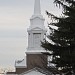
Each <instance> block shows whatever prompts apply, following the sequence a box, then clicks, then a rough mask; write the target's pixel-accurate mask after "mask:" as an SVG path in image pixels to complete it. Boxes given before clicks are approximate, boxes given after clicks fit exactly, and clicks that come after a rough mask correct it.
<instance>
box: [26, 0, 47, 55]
mask: <svg viewBox="0 0 75 75" xmlns="http://www.w3.org/2000/svg"><path fill="white" fill-rule="evenodd" d="M44 20H45V19H44V18H43V16H42V15H41V8H40V0H35V4H34V13H33V15H32V17H31V18H30V27H29V28H28V30H27V32H28V48H27V51H26V53H30V54H31V53H40V52H44V51H45V50H44V49H43V48H42V47H41V41H43V39H44V36H45V33H46V29H45V27H44Z"/></svg>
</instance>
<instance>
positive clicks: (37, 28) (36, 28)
mask: <svg viewBox="0 0 75 75" xmlns="http://www.w3.org/2000/svg"><path fill="white" fill-rule="evenodd" d="M32 30H42V29H41V28H39V27H35V28H33V29H32Z"/></svg>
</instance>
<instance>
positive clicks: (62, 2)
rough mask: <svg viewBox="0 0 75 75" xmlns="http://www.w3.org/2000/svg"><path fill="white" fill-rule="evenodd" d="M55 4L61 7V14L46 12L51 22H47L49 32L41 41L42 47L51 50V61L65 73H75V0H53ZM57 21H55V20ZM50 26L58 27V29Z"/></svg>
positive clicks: (69, 74)
mask: <svg viewBox="0 0 75 75" xmlns="http://www.w3.org/2000/svg"><path fill="white" fill-rule="evenodd" d="M54 3H55V4H56V6H59V7H62V8H63V12H62V14H63V16H61V17H57V16H55V15H53V14H51V13H50V12H47V15H48V16H49V18H51V19H52V22H51V23H50V24H49V29H50V30H51V33H50V34H49V35H48V36H47V38H48V39H49V40H51V41H52V42H53V43H54V44H53V43H51V42H49V41H47V40H46V39H45V41H44V42H42V47H44V48H45V49H46V50H49V51H51V53H49V55H52V56H53V58H52V63H54V64H56V67H57V68H59V67H60V68H61V69H62V70H61V71H62V72H64V73H66V75H67V74H68V75H71V74H72V73H75V0H54ZM56 21H57V22H56ZM52 26H56V27H58V29H55V28H53V27H52Z"/></svg>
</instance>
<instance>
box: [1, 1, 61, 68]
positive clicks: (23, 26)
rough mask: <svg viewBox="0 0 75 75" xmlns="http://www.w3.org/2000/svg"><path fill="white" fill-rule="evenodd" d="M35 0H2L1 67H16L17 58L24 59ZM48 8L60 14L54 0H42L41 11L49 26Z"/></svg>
mask: <svg viewBox="0 0 75 75" xmlns="http://www.w3.org/2000/svg"><path fill="white" fill-rule="evenodd" d="M33 10H34V0H0V67H1V68H8V67H14V62H15V60H16V59H23V58H24V56H25V54H24V53H25V50H26V48H27V37H28V36H27V28H28V27H29V25H30V22H29V19H30V17H31V16H32V14H33ZM46 10H48V11H50V12H51V13H53V14H56V15H59V14H60V13H61V10H59V8H57V7H55V5H54V4H53V0H41V12H42V14H43V16H44V18H45V19H46V20H45V26H47V15H46V14H45V11H46Z"/></svg>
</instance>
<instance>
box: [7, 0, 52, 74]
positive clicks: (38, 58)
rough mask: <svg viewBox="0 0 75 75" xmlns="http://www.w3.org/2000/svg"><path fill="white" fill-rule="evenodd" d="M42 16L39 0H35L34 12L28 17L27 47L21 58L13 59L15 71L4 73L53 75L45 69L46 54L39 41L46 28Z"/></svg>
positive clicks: (43, 35)
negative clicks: (24, 54)
mask: <svg viewBox="0 0 75 75" xmlns="http://www.w3.org/2000/svg"><path fill="white" fill-rule="evenodd" d="M44 20H45V19H44V18H43V16H42V15H41V8H40V0H35V3H34V14H33V15H32V17H31V18H30V27H29V28H28V29H27V32H28V47H27V51H26V52H25V53H26V56H25V57H24V59H23V60H18V61H15V72H7V73H6V75H53V74H52V73H51V72H49V71H47V70H46V67H47V55H44V54H42V53H44V52H46V50H45V49H44V48H42V47H41V41H43V39H44V38H45V34H46V28H45V26H44Z"/></svg>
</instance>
